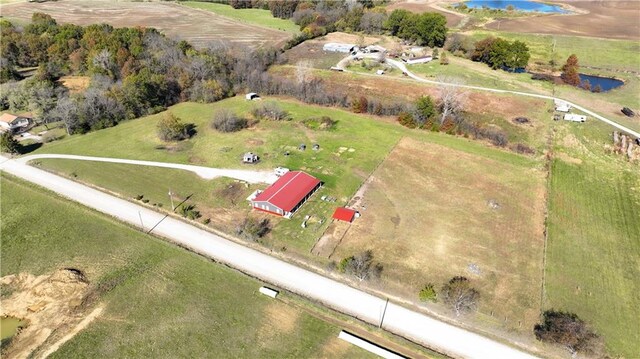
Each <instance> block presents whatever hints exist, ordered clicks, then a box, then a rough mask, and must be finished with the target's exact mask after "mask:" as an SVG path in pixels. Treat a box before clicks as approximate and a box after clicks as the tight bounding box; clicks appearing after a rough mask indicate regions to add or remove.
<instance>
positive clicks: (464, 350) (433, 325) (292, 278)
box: [0, 157, 534, 359]
mask: <svg viewBox="0 0 640 359" xmlns="http://www.w3.org/2000/svg"><path fill="white" fill-rule="evenodd" d="M24 162H25V161H24V160H23V159H20V160H7V159H6V158H3V157H0V170H2V171H6V172H7V173H10V174H12V175H14V176H17V177H20V178H22V179H24V180H27V181H29V182H32V183H35V184H37V185H40V186H42V187H45V188H47V189H49V190H51V191H53V192H56V193H58V194H59V195H61V196H63V197H66V198H69V199H71V200H73V201H76V202H78V203H80V204H82V205H84V206H87V207H89V208H93V209H95V210H98V211H100V212H102V213H105V214H107V215H110V216H113V217H115V218H116V219H118V220H120V221H123V222H126V223H129V224H131V225H133V226H138V227H141V229H142V230H144V231H147V232H150V231H152V232H153V233H154V234H156V235H158V236H161V237H164V238H166V239H167V240H169V241H172V242H174V243H177V244H180V245H181V246H184V247H187V248H189V249H191V250H193V251H194V252H197V253H200V254H202V255H204V256H206V257H209V258H212V259H214V260H216V261H218V262H222V263H225V264H227V265H229V266H231V267H233V268H236V269H238V270H240V271H241V272H244V273H246V274H249V275H251V276H254V277H256V278H259V279H261V280H263V281H265V282H268V283H270V284H272V285H275V286H277V287H280V288H284V289H286V290H289V291H291V292H294V293H297V294H299V295H302V296H304V297H308V298H311V299H313V300H316V301H318V302H320V303H322V304H323V305H325V306H327V307H330V308H333V309H335V310H337V311H340V312H342V313H346V314H348V315H351V316H353V317H356V318H358V319H361V320H363V321H365V322H368V323H371V324H373V325H380V324H381V323H380V322H381V320H382V319H383V317H384V321H383V323H382V327H383V328H384V329H386V330H388V331H390V332H392V333H395V334H398V335H400V336H403V337H406V338H408V339H411V340H413V341H415V342H417V343H420V344H422V345H425V346H427V347H430V348H433V349H435V350H437V351H440V352H442V353H445V354H447V355H450V356H453V357H457V358H509V359H525V358H527V359H529V358H534V356H532V355H530V354H528V353H525V352H522V351H520V350H517V349H515V348H512V347H510V346H507V345H505V344H502V343H499V342H496V341H494V340H492V339H489V338H486V337H483V336H481V335H478V334H476V333H473V332H470V331H467V330H464V329H461V328H458V327H456V326H453V325H451V324H448V323H445V322H442V321H439V320H437V319H434V318H431V317H429V316H426V315H424V314H421V313H418V312H414V311H412V310H409V309H407V308H404V307H401V306H399V305H396V304H394V303H388V305H387V303H386V300H385V299H382V298H378V297H376V296H373V295H371V294H368V293H365V292H363V291H361V290H358V289H355V288H352V287H349V286H348V285H345V284H342V283H340V282H338V281H335V280H332V279H329V278H327V277H323V276H321V275H319V274H316V273H314V272H311V271H308V270H306V269H302V268H299V267H296V266H294V265H292V264H289V263H286V262H284V261H281V260H279V259H276V258H273V257H271V256H269V255H267V254H264V253H261V252H259V251H256V250H253V249H250V248H247V247H245V246H242V245H240V244H237V243H235V242H232V241H229V240H227V239H225V238H223V237H220V236H217V235H215V234H212V233H210V232H207V231H205V230H202V229H199V228H197V227H195V226H192V225H190V224H188V223H186V222H183V221H181V220H178V219H174V218H172V217H166V216H165V215H163V214H160V213H158V212H155V211H153V210H151V209H148V208H146V207H143V206H140V205H138V204H135V203H132V202H128V201H126V200H123V199H120V198H117V197H114V196H111V195H109V194H106V193H103V192H100V191H98V190H95V189H92V188H90V187H87V186H84V185H81V184H79V183H76V182H73V181H71V180H68V179H65V178H62V177H60V176H57V175H54V174H51V173H49V172H46V171H43V170H40V169H37V168H35V167H31V166H29V165H27V164H26V163H24ZM385 307H386V312H385Z"/></svg>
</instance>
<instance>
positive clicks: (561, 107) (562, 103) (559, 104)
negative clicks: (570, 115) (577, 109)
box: [555, 100, 571, 112]
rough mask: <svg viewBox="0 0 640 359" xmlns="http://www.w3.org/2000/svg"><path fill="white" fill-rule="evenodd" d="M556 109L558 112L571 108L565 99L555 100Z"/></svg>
mask: <svg viewBox="0 0 640 359" xmlns="http://www.w3.org/2000/svg"><path fill="white" fill-rule="evenodd" d="M555 105H556V111H558V112H569V111H570V110H571V105H569V104H568V103H566V102H565V101H561V100H555Z"/></svg>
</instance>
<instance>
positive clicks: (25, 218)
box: [0, 176, 368, 358]
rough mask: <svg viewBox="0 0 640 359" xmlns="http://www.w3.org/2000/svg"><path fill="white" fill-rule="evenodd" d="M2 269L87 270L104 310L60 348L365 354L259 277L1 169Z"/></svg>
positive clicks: (111, 352)
mask: <svg viewBox="0 0 640 359" xmlns="http://www.w3.org/2000/svg"><path fill="white" fill-rule="evenodd" d="M1 180H2V193H1V200H2V227H1V229H2V242H1V244H2V263H1V267H0V268H1V273H2V276H5V275H9V274H16V273H23V272H26V273H31V274H34V275H40V274H46V273H50V272H52V271H54V270H55V269H58V268H66V267H72V268H77V269H80V270H83V271H85V273H86V275H87V277H88V279H89V281H90V285H91V286H92V287H94V288H97V286H98V285H100V284H101V283H102V284H105V283H111V284H114V285H111V286H103V289H104V290H103V291H99V292H98V293H99V299H98V300H99V301H100V302H101V303H103V304H106V310H105V311H104V312H103V313H102V315H101V316H100V317H98V318H97V319H96V320H95V321H94V322H92V323H91V324H90V325H89V327H87V328H86V329H85V330H83V331H82V332H80V333H79V334H78V335H77V336H75V337H74V338H73V339H72V340H71V341H69V342H67V343H66V344H64V345H63V346H62V347H61V348H60V349H59V350H58V351H57V352H55V353H54V355H53V356H52V357H54V358H72V357H90V356H96V355H98V354H99V355H103V356H108V357H120V358H136V357H140V358H143V357H144V358H148V357H150V356H152V357H156V358H169V357H171V358H175V357H215V358H251V357H253V358H255V357H266V358H287V357H288V358H305V357H344V358H354V357H367V355H368V353H366V352H363V351H361V350H360V349H357V348H355V347H353V346H350V345H348V344H347V343H346V342H343V341H340V340H338V339H337V335H338V333H339V331H340V328H339V327H337V326H335V325H333V324H328V323H327V322H324V321H322V320H319V319H317V318H316V317H314V316H311V315H310V314H307V312H306V311H303V310H301V309H297V308H295V307H290V306H288V305H286V304H285V303H283V302H281V301H274V300H272V299H269V298H267V297H265V296H262V295H260V294H258V292H257V290H258V288H259V287H260V285H261V283H260V282H258V281H256V280H253V279H251V278H248V277H245V276H243V275H241V274H239V273H237V272H235V271H233V270H231V269H229V268H227V267H224V266H221V265H218V264H215V263H212V262H210V261H208V260H206V259H204V258H202V257H200V256H197V255H195V254H192V253H189V252H187V251H185V250H183V249H180V248H177V247H175V246H172V245H170V244H168V243H165V242H164V241H161V240H158V239H155V238H152V237H149V236H146V235H143V234H141V233H139V232H137V231H135V230H133V229H131V228H129V227H127V226H125V225H122V224H120V223H118V222H115V221H113V220H111V219H108V218H107V217H104V216H102V215H100V214H98V213H95V212H93V211H91V210H88V209H86V208H84V207H81V206H79V205H76V204H74V203H72V202H69V201H67V200H64V199H61V198H59V197H57V196H55V195H53V194H51V193H49V192H47V191H45V190H43V189H40V188H36V187H33V186H31V185H28V184H25V183H24V182H22V181H19V180H17V179H15V178H13V177H8V176H2V177H1Z"/></svg>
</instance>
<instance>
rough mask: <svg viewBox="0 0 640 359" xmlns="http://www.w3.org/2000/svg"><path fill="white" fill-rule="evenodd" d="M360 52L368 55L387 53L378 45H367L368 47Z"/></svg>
mask: <svg viewBox="0 0 640 359" xmlns="http://www.w3.org/2000/svg"><path fill="white" fill-rule="evenodd" d="M362 52H369V53H376V52H387V49H385V48H384V47H382V46H378V45H369V46H367V47H365V48H364V50H363V51H362Z"/></svg>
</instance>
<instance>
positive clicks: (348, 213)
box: [333, 207, 356, 222]
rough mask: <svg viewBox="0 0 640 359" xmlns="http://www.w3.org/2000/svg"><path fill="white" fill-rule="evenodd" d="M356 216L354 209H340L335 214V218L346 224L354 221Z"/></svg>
mask: <svg viewBox="0 0 640 359" xmlns="http://www.w3.org/2000/svg"><path fill="white" fill-rule="evenodd" d="M355 216H356V211H355V210H353V209H349V208H345V207H338V208H336V211H335V212H333V218H334V219H338V220H341V221H345V222H351V221H353V217H355Z"/></svg>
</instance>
